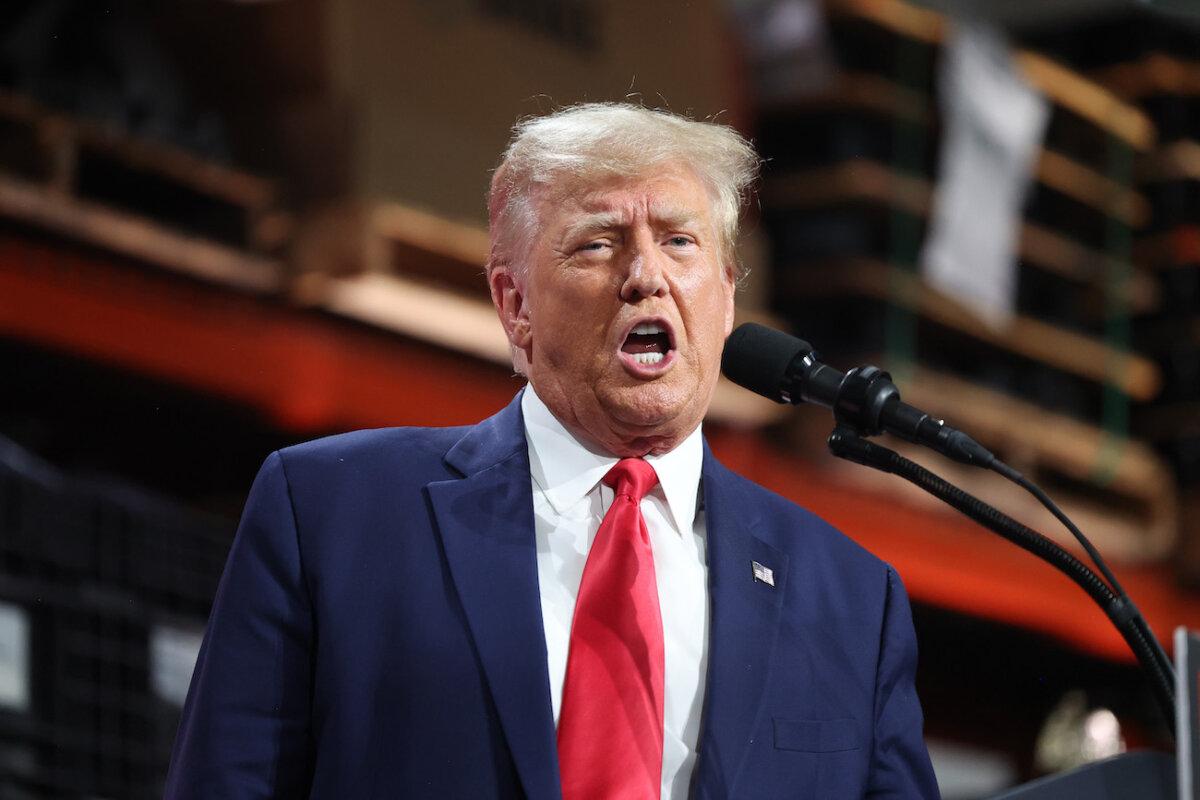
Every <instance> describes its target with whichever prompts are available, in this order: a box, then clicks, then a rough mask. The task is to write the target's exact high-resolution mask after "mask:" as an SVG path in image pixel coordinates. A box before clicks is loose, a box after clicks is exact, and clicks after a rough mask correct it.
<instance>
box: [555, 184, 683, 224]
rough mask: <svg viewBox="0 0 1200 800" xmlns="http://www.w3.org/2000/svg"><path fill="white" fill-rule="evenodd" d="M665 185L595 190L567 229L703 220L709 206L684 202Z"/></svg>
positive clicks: (578, 202)
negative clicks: (662, 186)
mask: <svg viewBox="0 0 1200 800" xmlns="http://www.w3.org/2000/svg"><path fill="white" fill-rule="evenodd" d="M664 194H668V195H669V194H672V193H671V192H670V191H666V192H664V191H662V188H661V187H647V188H644V189H640V190H639V189H633V190H609V191H606V192H595V193H592V194H590V195H588V196H585V197H583V198H581V199H580V200H579V201H577V205H576V208H577V209H578V212H577V213H571V214H569V219H568V220H567V221H566V226H565V231H564V233H565V234H566V235H567V236H572V235H574V234H577V233H579V234H581V233H584V232H588V231H602V230H612V229H617V228H628V227H632V226H633V225H636V224H638V223H640V222H643V221H645V222H647V223H649V224H650V225H652V226H656V227H659V226H665V227H677V226H687V225H692V224H695V223H698V222H701V221H702V220H703V218H704V216H705V214H704V211H705V208H704V206H703V203H701V204H700V205H701V207H700V208H696V207H695V204H694V203H689V202H681V201H680V199H678V198H676V197H671V196H663V195H664Z"/></svg>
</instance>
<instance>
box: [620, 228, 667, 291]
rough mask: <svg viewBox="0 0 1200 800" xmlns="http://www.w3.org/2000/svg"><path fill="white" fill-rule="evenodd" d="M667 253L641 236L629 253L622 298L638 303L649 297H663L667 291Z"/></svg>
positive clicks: (622, 285) (622, 286)
mask: <svg viewBox="0 0 1200 800" xmlns="http://www.w3.org/2000/svg"><path fill="white" fill-rule="evenodd" d="M665 259H666V254H664V253H662V252H661V251H660V250H659V249H658V247H656V246H655V244H654V242H653V241H652V240H647V239H646V237H641V236H639V237H638V238H637V241H636V242H635V244H634V247H633V248H632V249H631V252H630V253H629V259H628V262H627V264H626V271H625V280H624V282H623V283H622V284H621V299H622V300H624V301H625V302H627V303H636V302H638V301H639V300H642V299H644V298H647V297H663V296H664V295H666V293H667V280H666V274H665V273H664V270H665V269H666V264H665V263H664V261H665Z"/></svg>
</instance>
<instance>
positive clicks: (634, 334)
mask: <svg viewBox="0 0 1200 800" xmlns="http://www.w3.org/2000/svg"><path fill="white" fill-rule="evenodd" d="M621 356H622V358H621V360H622V361H624V362H625V364H626V366H628V367H629V368H630V369H632V370H633V371H634V372H635V373H637V374H640V375H645V374H652V373H657V372H660V371H661V370H662V369H665V368H666V367H667V366H668V365H669V364H670V363H671V361H672V360H673V357H674V349H673V344H672V341H671V330H670V328H669V327H668V326H667V324H666V323H664V322H660V321H655V320H648V321H645V322H640V323H638V324H637V325H635V326H633V328H632V329H631V330H630V331H629V333H628V334H627V335H626V336H625V341H624V342H622V343H621Z"/></svg>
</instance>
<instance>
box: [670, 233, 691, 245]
mask: <svg viewBox="0 0 1200 800" xmlns="http://www.w3.org/2000/svg"><path fill="white" fill-rule="evenodd" d="M667 244H669V245H671V247H687V246H688V245H691V244H695V242H693V241H692V237H690V236H684V235H682V234H677V235H675V236H672V237H671V238H670V239H667Z"/></svg>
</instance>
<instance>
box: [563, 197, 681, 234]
mask: <svg viewBox="0 0 1200 800" xmlns="http://www.w3.org/2000/svg"><path fill="white" fill-rule="evenodd" d="M650 215H651V218H652V219H653V220H654V222H655V223H656V224H658V225H661V226H666V227H668V228H674V227H682V226H686V225H691V224H693V223H695V222H697V221H699V219H700V215H699V214H698V213H696V212H695V211H693V210H691V209H688V208H686V207H683V206H675V205H665V204H657V203H656V204H652V205H651V207H650ZM628 220H629V215H628V214H626V213H625V212H624V211H620V210H611V211H597V212H594V213H591V214H588V215H587V216H585V217H583V219H580V220H579V221H577V222H575V223H573V224H571V225H569V226H568V227H567V229H566V230H565V231H564V232H563V239H574V238H576V237H578V236H583V235H584V234H589V233H598V232H600V231H607V230H612V229H614V228H621V227H624V226H625V225H627V224H629V223H628Z"/></svg>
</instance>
